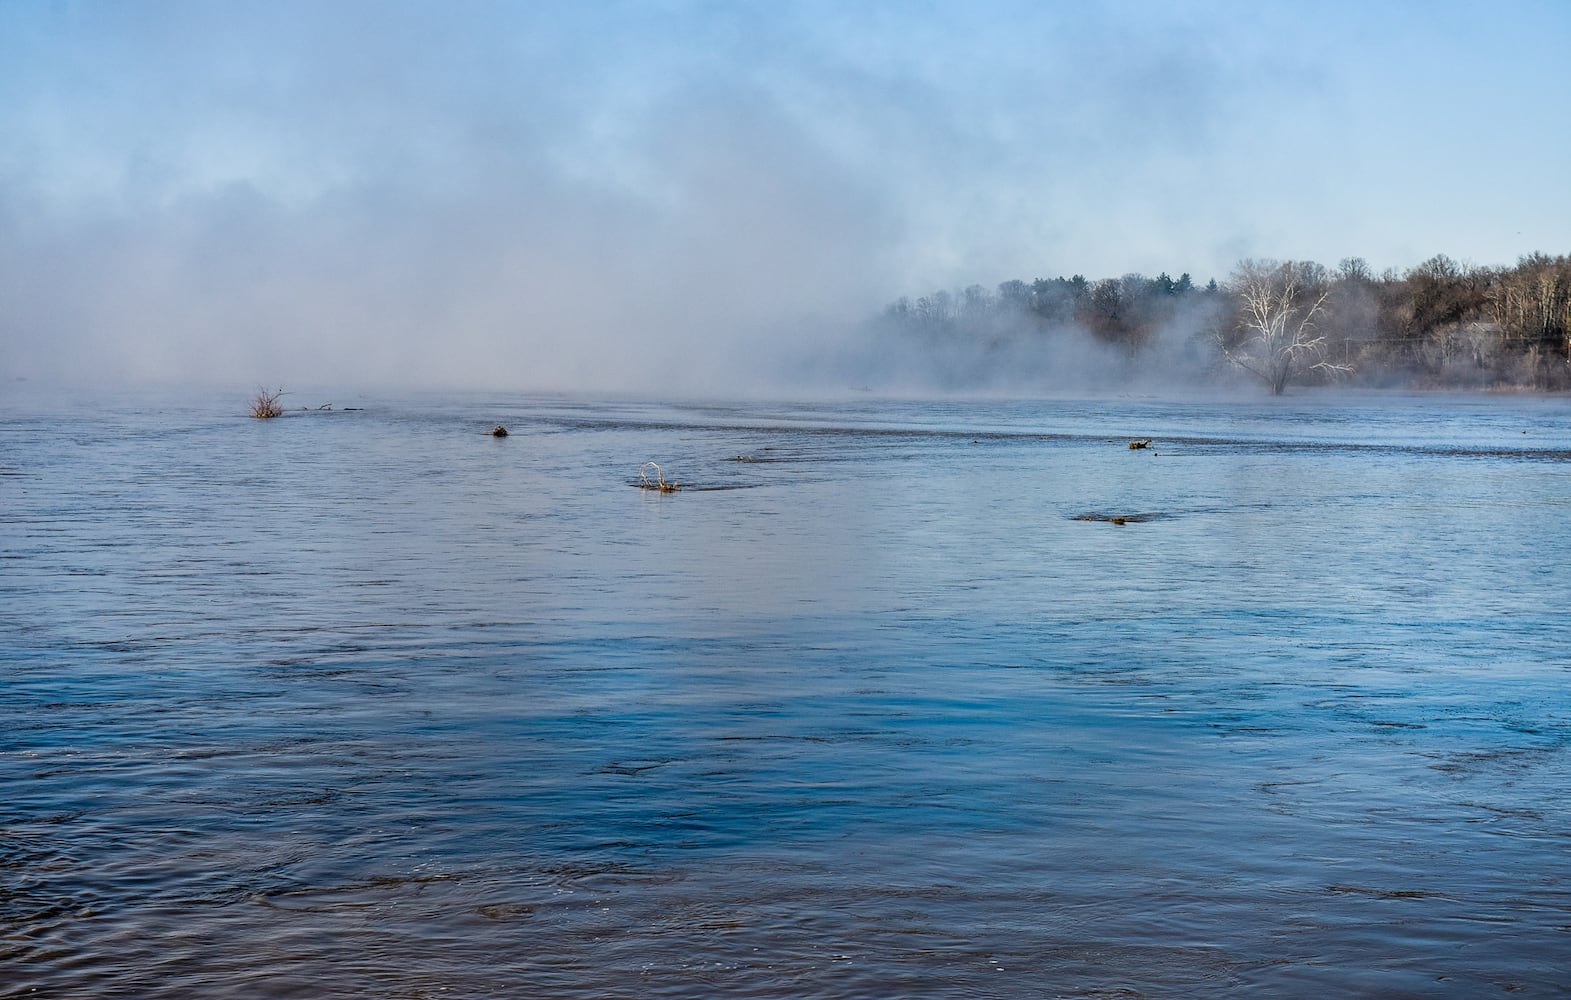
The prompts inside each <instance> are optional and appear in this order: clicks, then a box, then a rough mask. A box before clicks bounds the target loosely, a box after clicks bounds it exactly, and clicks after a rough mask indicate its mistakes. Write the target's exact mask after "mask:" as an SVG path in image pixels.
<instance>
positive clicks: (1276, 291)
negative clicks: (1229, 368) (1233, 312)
mask: <svg viewBox="0 0 1571 1000" xmlns="http://www.w3.org/2000/svg"><path fill="white" fill-rule="evenodd" d="M1229 286H1230V291H1231V292H1232V293H1233V295H1234V296H1235V297H1236V299H1237V301H1238V313H1237V320H1236V322H1235V324H1234V329H1233V330H1232V331H1231V334H1230V335H1229V334H1226V333H1224V334H1223V335H1221V336H1219V337H1218V340H1219V341H1220V344H1221V348H1222V353H1223V354H1224V355H1225V356H1226V357H1227V359H1228V360H1229V361H1231V362H1232V363H1233V364H1235V365H1237V366H1238V367H1240V368H1242V369H1243V370H1244V371H1247V372H1250V373H1251V374H1253V375H1255V376H1256V377H1258V378H1260V379H1261V380H1262V381H1264V382H1265V384H1266V385H1267V386H1269V387H1270V389H1271V394H1272V395H1273V396H1280V395H1281V394H1282V393H1283V391H1284V390H1286V389H1287V386H1288V383H1290V382H1292V381H1293V380H1294V379H1295V378H1298V377H1300V376H1302V375H1303V374H1304V373H1305V372H1309V371H1317V372H1321V373H1323V374H1326V375H1331V376H1335V375H1339V374H1344V373H1346V372H1349V371H1351V370H1352V368H1351V366H1349V365H1345V364H1338V363H1336V362H1334V361H1332V360H1330V359H1329V358H1328V357H1327V352H1326V338H1325V337H1324V335H1322V334H1321V333H1320V332H1319V329H1318V326H1317V321H1318V320H1319V318H1320V316H1321V314H1322V313H1323V312H1324V311H1325V308H1326V300H1327V299H1329V298H1330V296H1331V290H1332V284H1331V281H1330V280H1329V278H1328V276H1327V275H1326V271H1325V268H1323V267H1321V266H1320V265H1319V264H1315V263H1313V262H1309V261H1291V260H1289V261H1274V260H1246V261H1243V262H1242V263H1240V264H1239V265H1238V269H1237V270H1236V271H1234V272H1233V276H1232V279H1231V280H1230V281H1229Z"/></svg>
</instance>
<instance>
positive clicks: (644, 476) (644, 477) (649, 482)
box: [633, 462, 682, 493]
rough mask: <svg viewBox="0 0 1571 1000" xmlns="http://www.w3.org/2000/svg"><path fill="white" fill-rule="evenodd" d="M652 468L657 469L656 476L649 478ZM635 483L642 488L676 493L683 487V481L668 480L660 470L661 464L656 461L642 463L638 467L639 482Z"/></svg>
mask: <svg viewBox="0 0 1571 1000" xmlns="http://www.w3.org/2000/svg"><path fill="white" fill-rule="evenodd" d="M650 469H654V470H655V478H653V479H650V478H649V470H650ZM633 485H634V486H637V487H638V488H639V489H641V490H659V491H660V492H661V493H675V492H676V491H677V490H679V489H681V488H682V484H681V483H668V482H666V481H665V473H664V472H661V471H660V466H659V464H658V463H656V462H645V463H644V464H643V465H640V466H639V467H638V482H636V483H634V484H633Z"/></svg>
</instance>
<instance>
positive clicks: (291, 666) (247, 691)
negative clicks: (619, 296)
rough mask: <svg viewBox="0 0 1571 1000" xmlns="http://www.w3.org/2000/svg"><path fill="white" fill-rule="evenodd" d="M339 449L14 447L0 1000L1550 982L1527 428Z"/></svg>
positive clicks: (850, 413) (1570, 459) (736, 414)
mask: <svg viewBox="0 0 1571 1000" xmlns="http://www.w3.org/2000/svg"><path fill="white" fill-rule="evenodd" d="M352 405H355V406H360V407H363V408H362V409H359V410H356V411H349V412H345V411H344V410H342V409H339V410H335V411H322V412H297V413H292V414H290V415H288V416H287V417H285V418H283V419H279V420H274V421H253V420H248V419H245V418H244V417H242V416H240V415H239V413H240V409H241V407H240V404H239V403H237V402H236V401H234V400H227V399H222V400H217V399H215V400H207V399H195V400H191V399H178V400H177V399H173V398H151V397H142V398H120V399H114V400H110V401H107V402H106V401H104V400H98V401H92V402H91V403H90V404H89V403H88V402H86V401H71V402H58V403H57V402H52V401H48V400H44V399H42V398H41V397H40V398H26V397H17V396H13V397H11V398H4V399H0V498H3V503H0V635H3V636H4V637H5V639H4V643H3V645H0V708H3V710H4V717H5V719H6V721H7V725H6V727H5V730H4V736H3V742H0V781H3V787H4V789H5V795H4V796H3V798H0V995H4V996H31V995H40V996H63V997H65V996H68V997H97V996H104V995H111V994H113V995H126V996H138V997H189V996H211V995H230V994H233V993H235V992H241V993H244V994H245V995H254V996H276V997H290V996H301V997H306V996H309V997H319V996H323V995H374V996H408V997H416V996H431V995H437V994H446V995H461V996H497V997H503V996H526V995H546V996H582V997H650V996H673V997H687V996H695V995H725V996H738V997H787V996H789V997H801V996H813V997H864V996H897V995H901V996H930V997H940V996H941V997H950V996H1038V995H1065V996H1076V995H1103V996H1108V995H1116V996H1136V995H1150V996H1172V995H1194V996H1211V995H1218V994H1222V995H1230V994H1238V995H1242V994H1245V993H1248V994H1251V995H1262V994H1263V995H1313V994H1325V995H1347V994H1363V995H1447V994H1449V995H1456V996H1474V995H1480V994H1491V993H1499V992H1503V991H1510V992H1513V993H1515V994H1518V995H1528V996H1531V995H1539V996H1547V995H1560V994H1561V991H1562V990H1563V988H1564V985H1563V984H1564V971H1563V970H1564V969H1565V968H1566V967H1567V966H1568V964H1571V963H1568V959H1571V917H1568V915H1567V914H1568V913H1571V890H1568V889H1567V888H1566V886H1568V885H1571V855H1568V852H1567V850H1566V844H1567V841H1566V838H1567V836H1568V834H1571V822H1568V820H1571V809H1568V806H1567V805H1566V804H1565V801H1564V794H1563V793H1564V789H1565V788H1566V787H1568V786H1571V773H1568V772H1571V768H1568V760H1571V757H1568V753H1567V744H1568V738H1571V729H1568V726H1571V704H1568V696H1567V695H1566V693H1565V692H1566V657H1565V654H1564V650H1565V648H1567V639H1568V635H1567V629H1566V626H1565V624H1564V618H1563V605H1564V597H1565V594H1566V593H1567V592H1568V586H1567V585H1568V583H1571V571H1568V570H1567V568H1566V560H1565V559H1564V555H1563V554H1564V552H1565V551H1566V550H1567V543H1568V541H1571V518H1568V517H1567V515H1568V513H1571V510H1568V506H1571V488H1568V487H1571V405H1568V404H1567V403H1566V401H1564V400H1541V399H1498V398H1487V399H1484V398H1458V399H1436V398H1426V397H1392V398H1386V397H1380V398H1378V399H1377V398H1375V397H1362V398H1359V397H1350V398H1345V399H1337V400H1326V399H1323V398H1317V397H1304V398H1301V399H1298V400H1289V401H1270V402H1262V403H1258V404H1238V403H1233V404H1199V403H1159V402H1155V401H1147V400H1124V401H1119V402H1115V403H1081V402H1062V401H1058V402H1033V403H1005V402H989V403H955V402H944V403H883V402H874V401H869V400H865V399H861V400H858V401H856V403H855V404H854V405H853V406H844V405H838V404H812V405H793V406H786V405H780V404H746V405H734V406H718V405H705V406H701V407H700V406H677V405H647V404H635V403H630V402H625V401H622V402H611V403H600V402H591V401H579V400H536V399H522V398H517V397H511V396H495V397H473V396H472V397H463V398H458V399H453V398H434V397H398V398H385V399H383V398H366V399H363V400H356V401H354V403H353V404H352ZM497 423H504V424H506V426H507V427H508V428H509V429H510V431H511V432H512V433H511V434H510V436H509V437H507V438H505V439H497V438H493V437H491V436H490V435H489V433H488V432H489V430H490V429H491V427H493V426H494V425H496V424H497ZM1146 437H1150V438H1153V439H1154V440H1153V443H1152V445H1151V447H1150V448H1149V449H1140V450H1131V449H1129V448H1128V441H1129V440H1132V439H1136V438H1141V439H1143V438H1146ZM739 458H742V459H745V460H743V461H738V459H739ZM647 460H655V461H658V462H660V464H661V466H662V468H663V469H664V470H665V472H666V473H667V475H669V476H671V477H672V478H675V479H677V480H678V481H680V482H682V483H683V484H684V489H683V490H682V491H680V492H676V493H666V494H662V493H659V492H658V491H644V490H639V489H635V488H632V485H633V484H634V483H636V482H637V472H638V468H639V466H640V465H641V464H642V463H643V462H645V461H647Z"/></svg>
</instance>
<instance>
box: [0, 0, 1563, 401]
mask: <svg viewBox="0 0 1571 1000" xmlns="http://www.w3.org/2000/svg"><path fill="white" fill-rule="evenodd" d="M1568 53H1571V4H1567V3H1562V2H1538V3H1530V2H1510V0H1506V2H1496V3H1481V2H1480V3H1443V2H1442V3H1434V2H1429V3H1387V4H1366V3H1318V4H1311V3H1294V4H1266V3H1221V2H1203V3H1188V4H1184V3H1156V2H1150V3H1134V2H1129V3H986V2H974V3H964V4H962V3H958V2H954V3H920V2H907V3H816V2H799V3H778V4H776V3H769V4H766V3H761V2H756V3H739V2H732V3H720V2H646V3H625V4H624V3H565V2H563V3H480V2H462V0H461V2H450V3H448V2H444V3H412V2H411V3H393V2H374V3H373V2H365V3H361V2H351V0H335V2H333V3H303V2H299V3H297V2H270V3H260V2H257V3H240V2H229V3H210V2H191V3H164V2H155V0H143V2H134V3H113V2H107V0H105V2H98V3H82V2H72V0H57V2H44V0H39V2H30V0H4V2H0V377H12V376H15V375H26V376H30V377H36V378H65V377H84V378H87V377H102V376H113V377H132V378H146V379H162V380H207V381H225V380H229V381H242V382H255V381H258V380H261V381H266V382H269V383H272V382H279V381H285V382H288V381H301V380H313V381H317V380H320V381H333V382H363V383H365V384H381V383H407V384H432V385H454V386H459V385H492V386H497V387H530V388H578V387H583V388H632V389H648V390H651V391H655V390H659V389H661V388H663V387H667V386H669V387H672V388H705V387H723V386H725V385H727V384H729V383H735V384H740V383H741V382H743V381H745V380H746V379H747V378H748V377H750V376H751V375H757V374H758V372H759V370H761V369H768V368H769V367H770V365H771V364H774V363H776V360H777V358H778V357H779V356H780V355H782V354H783V353H784V352H786V351H787V350H788V349H789V350H811V349H813V347H814V346H815V345H817V344H821V343H829V342H832V341H834V340H835V339H836V338H840V337H844V336H846V335H847V333H846V331H847V330H848V328H849V324H851V323H853V322H854V321H855V320H857V319H859V318H861V317H862V316H864V315H866V314H868V313H869V312H871V311H874V310H876V309H877V308H879V307H880V306H881V305H882V304H883V303H885V302H887V301H888V300H890V299H892V298H894V297H896V296H899V295H902V294H913V295H915V294H922V293H925V292H927V291H930V290H933V289H935V288H940V287H959V286H962V285H966V284H970V283H972V282H977V283H981V284H984V285H987V286H989V287H991V286H993V285H995V284H997V283H998V282H1000V281H1003V280H1006V279H1010V278H1023V279H1026V280H1030V279H1032V278H1035V277H1040V276H1047V277H1050V276H1054V275H1058V274H1070V273H1075V272H1079V273H1083V274H1086V275H1087V276H1089V277H1092V278H1098V277H1111V276H1117V275H1120V274H1123V273H1126V272H1130V271H1140V272H1144V273H1147V274H1155V273H1157V272H1159V271H1168V272H1170V273H1173V274H1175V275H1176V274H1177V273H1179V272H1180V271H1190V272H1192V273H1193V274H1194V275H1195V277H1196V278H1197V279H1198V280H1201V281H1204V280H1205V279H1207V278H1210V277H1216V278H1218V279H1219V280H1221V279H1225V278H1226V276H1227V273H1228V271H1229V270H1230V269H1231V267H1232V266H1233V265H1234V264H1235V263H1236V262H1237V261H1238V260H1240V259H1241V258H1245V257H1256V256H1260V257H1291V258H1309V259H1314V260H1319V261H1321V262H1322V263H1326V264H1330V265H1334V264H1335V263H1336V262H1337V261H1338V260H1339V259H1341V258H1342V257H1347V256H1362V257H1365V258H1367V259H1368V260H1369V262H1370V263H1371V264H1372V265H1373V266H1374V268H1375V269H1376V270H1377V271H1379V270H1383V269H1385V268H1388V267H1395V268H1406V267H1409V266H1412V265H1414V264H1417V263H1419V262H1420V261H1422V260H1423V259H1425V258H1427V257H1429V256H1432V255H1434V254H1436V253H1446V254H1449V255H1451V256H1453V257H1455V258H1458V259H1461V260H1465V261H1469V262H1472V263H1477V264H1509V263H1512V262H1513V261H1514V260H1515V259H1516V258H1517V257H1518V256H1519V255H1520V254H1523V253H1527V252H1531V251H1535V250H1543V251H1548V252H1552V253H1563V252H1567V251H1568V250H1571V183H1568V182H1567V178H1571V129H1567V128H1566V121H1567V111H1566V103H1565V102H1566V99H1567V97H1568V96H1571V61H1568V59H1571V57H1568ZM717 391H724V390H723V388H718V389H717Z"/></svg>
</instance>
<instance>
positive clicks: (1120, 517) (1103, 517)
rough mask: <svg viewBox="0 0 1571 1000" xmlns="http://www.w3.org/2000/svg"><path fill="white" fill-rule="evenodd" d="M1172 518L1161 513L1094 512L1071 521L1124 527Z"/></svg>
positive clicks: (1077, 516)
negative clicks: (1099, 522) (1100, 522)
mask: <svg viewBox="0 0 1571 1000" xmlns="http://www.w3.org/2000/svg"><path fill="white" fill-rule="evenodd" d="M1170 516H1171V515H1169V514H1164V513H1161V512H1151V513H1145V514H1100V513H1096V512H1094V511H1093V512H1091V513H1088V514H1076V515H1075V516H1074V517H1073V518H1072V519H1071V520H1075V521H1102V522H1104V523H1106V524H1119V525H1123V524H1144V523H1145V522H1147V521H1160V520H1162V519H1164V518H1167V517H1170Z"/></svg>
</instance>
